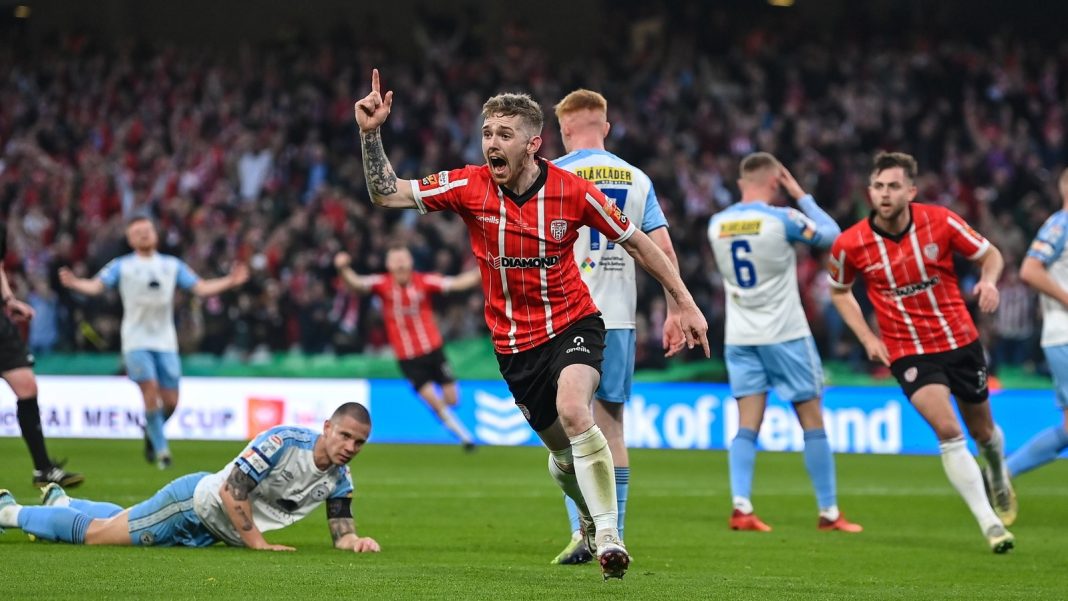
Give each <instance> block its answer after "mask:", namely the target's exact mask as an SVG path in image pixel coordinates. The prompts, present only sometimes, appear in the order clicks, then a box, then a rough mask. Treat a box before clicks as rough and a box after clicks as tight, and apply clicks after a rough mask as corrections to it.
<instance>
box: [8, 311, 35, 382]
mask: <svg viewBox="0 0 1068 601" xmlns="http://www.w3.org/2000/svg"><path fill="white" fill-rule="evenodd" d="M20 367H33V355H31V354H30V349H28V348H26V343H25V342H23V340H22V334H21V333H20V332H19V329H18V328H17V327H15V324H14V323H12V322H11V319H9V318H8V316H7V314H6V313H4V312H3V311H0V373H2V372H5V371H10V370H12V369H18V368H20Z"/></svg>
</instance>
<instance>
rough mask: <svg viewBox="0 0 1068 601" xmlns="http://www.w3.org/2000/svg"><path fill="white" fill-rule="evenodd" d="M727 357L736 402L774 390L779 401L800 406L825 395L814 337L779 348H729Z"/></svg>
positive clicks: (726, 349) (731, 345) (775, 346)
mask: <svg viewBox="0 0 1068 601" xmlns="http://www.w3.org/2000/svg"><path fill="white" fill-rule="evenodd" d="M724 354H725V355H726V359H727V377H728V379H729V380H730V383H731V394H732V395H734V398H741V397H743V396H749V395H753V394H761V393H764V392H767V391H768V390H769V389H771V388H774V389H775V393H776V394H777V395H779V398H780V399H782V400H784V401H789V402H791V403H797V402H800V401H807V400H810V399H814V398H817V397H819V396H820V395H821V394H822V393H823V364H821V363H820V356H819V354H818V353H817V352H816V342H815V341H814V340H813V339H812V336H807V337H805V338H798V339H797V340H790V341H787V342H780V343H777V344H758V345H749V346H742V345H734V344H728V345H726V347H725V349H724Z"/></svg>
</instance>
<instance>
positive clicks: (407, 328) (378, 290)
mask: <svg viewBox="0 0 1068 601" xmlns="http://www.w3.org/2000/svg"><path fill="white" fill-rule="evenodd" d="M368 279H369V280H370V281H371V293H372V294H375V295H376V296H378V298H380V299H382V318H383V319H384V320H385V322H386V336H387V337H389V344H390V346H392V347H393V354H394V355H395V356H396V357H397V358H398V359H412V358H414V357H421V356H423V355H426V354H427V353H430V352H431V351H434V350H436V349H439V348H441V345H442V344H443V343H442V340H441V332H439V331H438V324H437V323H436V322H435V321H434V312H433V309H432V307H431V306H430V296H431V295H432V294H440V293H442V292H444V291H445V290H446V289H447V288H448V281H449V278H445V277H442V276H440V275H438V274H434V273H413V274H412V277H411V280H409V282H408V283H407V284H405V285H403V286H402V285H400V284H398V283H397V280H395V279H393V276H392V275H390V274H388V273H386V274H381V275H373V276H368Z"/></svg>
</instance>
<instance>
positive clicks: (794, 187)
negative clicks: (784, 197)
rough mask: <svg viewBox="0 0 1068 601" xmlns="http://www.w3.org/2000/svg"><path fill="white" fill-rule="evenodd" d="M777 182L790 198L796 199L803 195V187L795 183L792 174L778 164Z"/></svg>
mask: <svg viewBox="0 0 1068 601" xmlns="http://www.w3.org/2000/svg"><path fill="white" fill-rule="evenodd" d="M779 183H781V184H782V187H783V188H785V189H786V193H787V194H789V195H790V198H793V199H794V200H798V199H800V198H801V197H802V196H804V195H805V189H804V188H802V187H801V184H799V183H797V180H796V179H794V175H793V174H792V173H790V170H789V169H787V168H786V167H785V166H784V165H779Z"/></svg>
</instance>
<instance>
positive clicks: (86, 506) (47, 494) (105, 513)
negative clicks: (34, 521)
mask: <svg viewBox="0 0 1068 601" xmlns="http://www.w3.org/2000/svg"><path fill="white" fill-rule="evenodd" d="M41 505H44V506H46V507H70V508H71V509H73V510H75V511H80V512H82V513H84V514H86V515H88V516H89V517H91V518H93V519H107V518H110V517H114V516H116V515H118V514H119V513H121V512H122V507H120V506H119V505H116V504H115V503H108V502H107V501H90V500H88V499H75V498H72V497H70V496H68V495H67V491H65V490H63V487H62V486H60V485H58V484H55V483H52V484H49V485H48V486H46V487H44V488H43V489H41Z"/></svg>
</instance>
